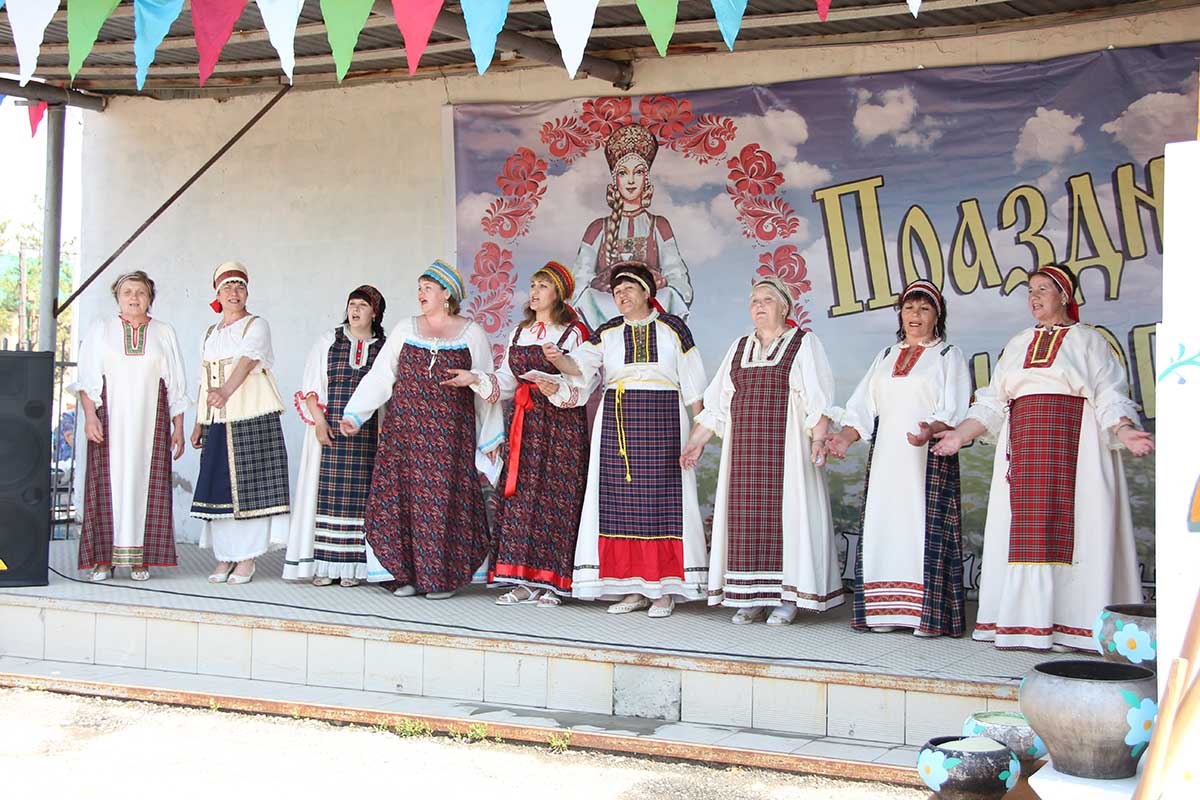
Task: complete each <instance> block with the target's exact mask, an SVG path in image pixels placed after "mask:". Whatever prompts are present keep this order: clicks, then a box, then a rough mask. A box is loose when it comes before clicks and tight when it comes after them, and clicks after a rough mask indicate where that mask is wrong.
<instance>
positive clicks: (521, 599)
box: [496, 586, 538, 606]
mask: <svg viewBox="0 0 1200 800" xmlns="http://www.w3.org/2000/svg"><path fill="white" fill-rule="evenodd" d="M518 592H524V594H523V595H522V594H518ZM537 599H538V593H537V590H535V589H530V588H529V587H528V586H518V587H516V588H515V589H509V590H508V591H507V592H505V593H504V594H502V595H500V596H499V597H497V598H496V605H498V606H520V605H524V604H526V603H536V602H537Z"/></svg>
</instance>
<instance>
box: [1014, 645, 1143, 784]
mask: <svg viewBox="0 0 1200 800" xmlns="http://www.w3.org/2000/svg"><path fill="white" fill-rule="evenodd" d="M1156 683H1157V682H1156V681H1155V677H1154V673H1153V672H1151V671H1150V670H1148V669H1146V668H1145V667H1135V666H1133V665H1132V664H1116V663H1112V662H1109V661H1046V662H1043V663H1041V664H1038V665H1037V666H1036V667H1034V668H1033V670H1032V671H1031V672H1030V673H1029V674H1028V675H1026V676H1025V678H1024V680H1022V681H1021V711H1022V713H1024V714H1025V716H1026V717H1027V718H1028V719H1029V724H1030V725H1031V726H1032V727H1033V729H1034V731H1036V732H1037V734H1038V735H1039V736H1041V737H1042V739H1043V741H1045V742H1046V748H1047V749H1048V750H1049V751H1050V761H1051V763H1053V764H1054V768H1055V769H1056V770H1058V771H1059V772H1063V773H1066V774H1067V775H1075V776H1078V777H1080V778H1100V779H1114V778H1129V777H1132V776H1133V775H1134V774H1135V773H1136V772H1137V762H1138V758H1139V757H1140V756H1141V754H1142V751H1143V750H1145V749H1146V745H1147V744H1148V743H1149V742H1150V734H1151V733H1153V731H1154V717H1155V715H1156V714H1157V713H1158V704H1157V702H1156V700H1157V698H1158V694H1157V690H1156Z"/></svg>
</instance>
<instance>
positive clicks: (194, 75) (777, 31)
mask: <svg viewBox="0 0 1200 800" xmlns="http://www.w3.org/2000/svg"><path fill="white" fill-rule="evenodd" d="M67 5H69V2H64V3H63V8H60V9H59V11H58V12H57V13H56V14H55V15H54V19H53V20H52V21H51V23H50V25H49V27H48V28H47V29H46V35H45V40H44V42H43V44H42V48H41V57H40V59H39V62H38V70H37V74H36V77H37V78H38V79H41V80H45V81H49V82H54V83H65V82H67V81H69V80H70V78H69V75H68V73H67V59H68V50H67V11H66V6H67ZM1196 5H1200V0H925V1H924V2H923V3H922V5H921V11H920V16H919V17H916V18H914V17H913V16H912V15H911V14H910V13H909V10H908V6H907V4H906V3H905V2H903V0H839V3H838V4H836V5H835V6H833V8H832V9H831V10H830V13H829V17H828V19H827V21H826V22H820V20H819V19H818V16H817V11H816V3H815V2H814V1H813V0H804V2H800V3H797V2H788V0H750V2H749V3H748V5H747V7H746V14H745V16H744V17H743V19H742V27H741V33H740V34H739V36H738V41H737V49H738V50H739V51H746V50H762V49H788V48H803V47H806V46H814V45H822V46H827V45H869V44H871V43H875V42H897V41H910V40H927V39H938V38H946V37H958V36H975V35H981V34H989V33H1000V32H1006V31H1017V30H1031V29H1034V28H1042V27H1048V26H1055V25H1063V24H1070V23H1074V22H1084V21H1092V20H1102V19H1109V18H1114V17H1128V16H1134V15H1139V14H1148V13H1153V12H1157V11H1165V10H1171V9H1177V8H1185V7H1189V6H1196ZM798 6H799V7H800V8H799V9H798V8H797V7H798ZM391 14H392V7H391V2H390V0H378V2H376V3H375V8H374V10H373V12H372V15H371V16H370V17H369V18H368V19H367V23H366V25H365V26H364V27H363V30H362V33H361V34H360V36H359V40H358V46H357V47H356V48H355V52H354V60H353V63H352V64H351V67H350V72H349V73H348V74H347V76H346V79H345V81H343V83H344V84H354V83H363V82H375V81H402V80H411V79H414V78H415V79H421V78H431V77H442V76H446V75H458V74H470V73H471V72H473V71H474V70H475V62H474V57H473V55H472V53H471V49H470V43H469V42H468V41H467V34H466V25H465V22H464V20H463V17H462V11H461V7H460V3H458V2H456V1H455V0H448V2H446V4H445V6H444V7H443V9H442V12H441V14H440V15H439V17H438V20H437V23H436V24H435V26H434V32H433V35H432V36H431V37H430V40H429V45H428V47H427V48H426V50H425V53H424V55H423V56H422V58H421V67H420V69H419V70H418V71H417V74H416V75H415V76H414V78H410V77H409V75H408V69H407V67H408V62H407V59H406V55H405V50H404V40H403V38H402V37H401V35H400V31H399V29H398V28H397V27H396V23H395V20H394V19H393V18H392V16H391ZM133 39H134V25H133V4H132V3H131V2H123V3H121V4H120V5H119V6H117V8H116V10H115V11H114V12H113V14H112V16H111V17H109V19H108V21H107V22H105V23H104V26H103V27H102V28H101V29H100V33H99V36H98V37H97V39H96V45H95V47H94V48H93V49H92V52H91V54H90V55H89V56H88V58H87V61H85V62H84V65H83V68H82V69H81V70H80V72H79V75H78V76H77V78H76V80H75V82H74V83H73V84H72V87H73V88H74V89H76V90H82V91H84V92H88V93H93V94H101V95H119V94H129V95H132V94H138V92H137V90H136V87H135V85H134V62H133ZM295 50H296V67H295V86H296V88H323V87H329V86H333V85H337V79H336V75H335V67H334V61H333V56H332V52H331V49H330V46H329V42H328V39H327V37H326V31H325V24H324V22H323V21H322V18H321V9H320V3H319V0H306V2H305V3H304V7H303V9H302V11H301V13H300V20H299V23H298V25H297V27H296V38H295ZM716 52H726V47H725V44H724V42H723V41H722V39H721V34H720V30H719V29H718V27H717V22H716V19H715V18H714V16H713V10H712V5H711V3H710V0H680V2H679V14H678V22H677V24H676V27H675V35H674V37H673V38H672V40H671V47H670V51H669V54H697V53H716ZM647 58H658V53H657V51H656V50H655V48H654V44H653V42H652V41H651V39H650V33H649V31H648V30H647V29H646V26H645V23H644V22H643V21H642V18H641V14H640V12H639V11H638V9H637V4H636V0H600V5H599V8H598V9H597V11H596V20H595V25H594V27H593V29H592V35H591V38H590V40H589V42H588V47H587V51H586V55H585V57H584V62H583V64H582V66H581V68H580V71H579V78H584V77H590V78H593V79H597V80H603V81H605V82H607V83H610V84H612V85H614V86H616V87H618V88H620V89H628V88H630V87H631V86H632V85H633V83H634V80H635V78H636V62H637V61H638V60H639V59H647ZM198 62H199V57H198V55H197V52H196V44H195V40H194V38H193V32H192V23H191V13H190V4H188V3H185V5H184V11H183V13H182V14H180V16H179V18H178V19H177V20H176V21H175V23H174V24H173V25H172V26H171V30H170V32H169V33H168V35H167V37H166V39H164V40H163V42H162V44H161V45H160V46H159V48H158V52H157V56H156V59H155V62H154V64H153V66H151V68H150V73H149V77H148V78H147V80H146V85H145V89H144V90H143V91H142V92H141V94H142V95H145V96H149V97H154V98H159V99H169V98H191V97H196V98H199V97H217V96H221V95H229V94H245V93H253V92H271V91H276V90H278V89H279V88H280V86H281V85H284V84H286V82H287V79H286V77H285V76H284V75H283V73H282V71H281V70H280V66H279V59H278V57H277V55H276V53H275V50H274V48H273V47H272V46H271V44H270V41H269V39H268V36H267V31H266V29H265V28H264V26H263V22H262V18H261V17H260V16H259V13H258V7H257V5H256V4H255V3H249V4H248V5H247V6H246V10H245V12H244V13H243V14H242V16H241V18H240V19H239V20H238V21H237V23H236V24H235V25H234V32H233V35H232V36H231V37H230V39H229V42H228V43H227V44H226V45H225V48H224V50H223V51H222V53H221V59H220V61H219V62H218V63H217V67H216V69H215V71H214V72H213V74H212V76H211V77H210V78H209V79H208V81H207V82H206V84H205V86H204V87H203V88H201V87H200V85H199V78H198ZM545 64H554V65H558V66H559V67H560V68H561V66H562V60H561V57H560V56H559V52H558V45H557V44H556V43H555V41H554V35H553V32H552V31H551V27H550V15H549V13H548V12H547V11H546V4H545V3H544V2H536V1H534V0H512V2H511V3H510V5H509V9H508V19H507V21H506V22H505V25H504V30H503V31H502V32H501V34H500V36H499V38H498V40H497V44H496V56H495V59H494V61H493V63H492V66H491V69H490V70H489V71H491V72H498V71H505V70H513V69H527V68H530V67H538V66H544V65H545ZM16 71H17V53H16V47H15V46H14V45H13V39H12V31H11V29H10V27H9V24H8V17H7V14H5V13H3V12H0V72H13V73H15V72H16ZM47 88H48V87H47ZM10 90H11V91H10ZM0 91H10V93H11V94H13V95H15V96H30V95H31V94H37V93H38V92H39V91H40V90H39V89H38V88H37V87H35V86H34V85H33V84H30V86H29V87H26V89H25V90H24V91H22V90H18V89H17V88H14V86H13V85H12V84H11V82H8V81H5V82H4V84H3V86H0ZM61 97H62V95H61V94H59V95H58V98H59V101H60V102H61ZM79 98H80V96H77V97H76V100H79ZM33 99H51V98H48V97H47V98H41V97H34V98H33ZM83 102H86V101H81V102H80V104H82V103H83ZM90 104H91V105H93V106H94V105H96V104H95V103H90Z"/></svg>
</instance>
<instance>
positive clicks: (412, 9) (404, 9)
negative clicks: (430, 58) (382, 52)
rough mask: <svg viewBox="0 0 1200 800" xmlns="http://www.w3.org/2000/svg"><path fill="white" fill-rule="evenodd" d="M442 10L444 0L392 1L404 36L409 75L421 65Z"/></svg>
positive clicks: (394, 13)
mask: <svg viewBox="0 0 1200 800" xmlns="http://www.w3.org/2000/svg"><path fill="white" fill-rule="evenodd" d="M441 10H442V0H392V14H393V15H394V16H395V17H396V25H398V26H399V27H400V33H401V35H403V36H404V52H405V54H406V57H407V58H408V74H409V75H413V74H415V73H416V71H417V67H418V66H420V64H421V56H422V55H423V54H424V53H425V46H426V45H427V44H429V34H431V33H433V23H434V22H435V21H437V16H438V12H440V11H441Z"/></svg>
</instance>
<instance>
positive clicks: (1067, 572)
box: [933, 265, 1154, 651]
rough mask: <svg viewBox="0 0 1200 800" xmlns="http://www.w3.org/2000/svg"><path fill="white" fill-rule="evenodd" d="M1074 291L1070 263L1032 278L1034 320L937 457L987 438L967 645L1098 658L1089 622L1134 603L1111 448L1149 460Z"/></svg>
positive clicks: (1134, 568)
mask: <svg viewBox="0 0 1200 800" xmlns="http://www.w3.org/2000/svg"><path fill="white" fill-rule="evenodd" d="M1075 290H1076V283H1075V276H1074V275H1072V274H1071V272H1070V271H1069V270H1068V269H1067V268H1066V267H1061V266H1057V265H1051V266H1045V267H1040V268H1038V270H1037V271H1036V272H1034V273H1033V275H1031V276H1030V278H1029V309H1030V311H1031V312H1032V314H1033V318H1034V320H1035V322H1036V324H1035V325H1034V326H1033V327H1032V328H1027V329H1026V330H1024V331H1022V332H1021V333H1019V334H1017V335H1016V336H1015V337H1013V338H1012V339H1011V340H1010V341H1009V343H1008V344H1007V345H1005V347H1004V353H1003V355H1001V357H1000V361H999V362H998V363H997V364H996V369H995V370H994V371H993V373H992V378H991V382H990V383H989V384H988V385H987V386H986V387H984V388H981V389H979V390H978V391H977V392H976V395H975V403H974V405H972V406H971V410H970V412H968V414H967V419H966V420H965V421H964V422H963V423H962V424H960V425H959V426H958V427H957V428H954V429H951V430H948V431H944V432H942V433H938V434H936V438H937V439H939V442H938V443H937V444H936V445H935V446H934V448H933V453H934V454H935V455H939V456H951V455H954V454H955V453H957V452H958V450H959V448H960V447H962V446H963V445H965V444H966V443H968V442H970V441H971V440H973V439H975V438H976V437H979V436H984V435H989V436H994V437H995V438H996V442H997V446H996V460H995V467H994V468H993V470H992V491H991V496H990V497H989V498H988V514H987V525H986V527H985V529H984V545H983V579H982V584H981V586H980V591H979V615H978V618H977V620H976V623H975V632H974V638H975V639H978V640H980V641H989V642H995V643H996V646H997V647H1001V648H1028V649H1034V650H1046V649H1055V650H1065V649H1069V648H1075V649H1078V650H1088V651H1090V650H1094V649H1095V645H1094V643H1093V641H1092V621H1093V619H1094V618H1095V616H1096V613H1097V612H1098V611H1099V610H1100V609H1101V608H1103V607H1104V606H1105V605H1107V604H1109V603H1135V602H1139V601H1140V599H1141V585H1140V581H1139V578H1138V564H1137V553H1136V552H1135V550H1134V542H1133V521H1132V519H1131V516H1130V511H1129V492H1128V489H1127V487H1126V485H1125V472H1124V470H1123V469H1122V467H1121V454H1120V450H1121V448H1124V449H1126V450H1128V451H1129V452H1130V453H1132V454H1133V455H1134V456H1138V457H1140V456H1144V455H1147V454H1148V453H1150V452H1151V451H1153V450H1154V438H1153V437H1152V436H1151V435H1150V434H1149V433H1147V432H1145V431H1143V430H1141V428H1140V426H1139V425H1138V422H1137V420H1138V408H1137V406H1136V405H1135V404H1134V403H1133V401H1132V400H1130V399H1129V389H1128V385H1127V383H1126V380H1125V370H1124V368H1123V367H1122V366H1121V362H1120V361H1118V360H1117V357H1116V355H1115V354H1114V353H1113V350H1112V348H1111V347H1110V346H1109V344H1108V341H1107V340H1106V339H1105V338H1104V336H1103V335H1102V334H1101V333H1100V332H1099V331H1097V330H1096V329H1095V328H1091V327H1089V326H1087V325H1081V324H1080V323H1079V307H1078V306H1077V305H1076V304H1075Z"/></svg>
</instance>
